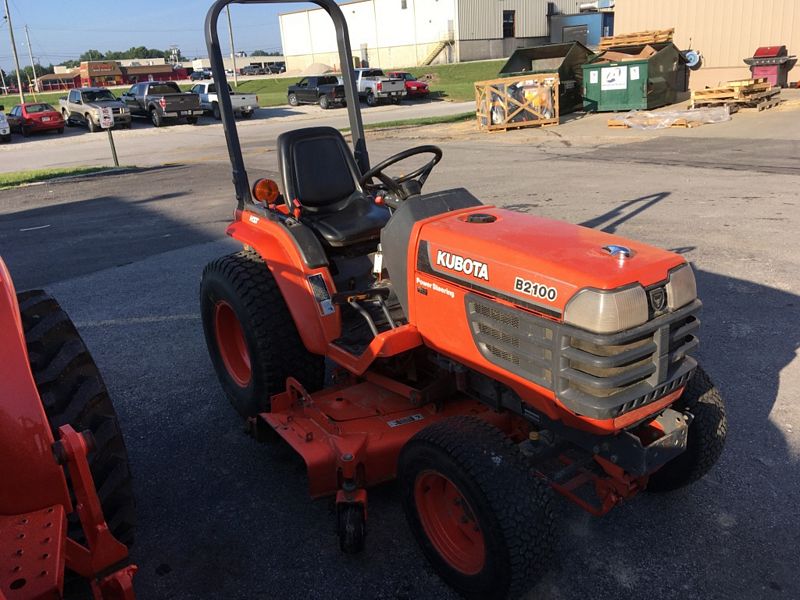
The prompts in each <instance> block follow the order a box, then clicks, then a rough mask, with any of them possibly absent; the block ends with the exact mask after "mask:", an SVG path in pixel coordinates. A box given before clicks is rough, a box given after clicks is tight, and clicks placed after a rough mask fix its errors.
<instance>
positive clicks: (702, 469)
mask: <svg viewBox="0 0 800 600" xmlns="http://www.w3.org/2000/svg"><path fill="white" fill-rule="evenodd" d="M674 408H675V409H677V410H680V411H686V412H689V413H690V414H691V415H692V416H693V417H694V419H693V420H692V422H691V423H690V424H689V433H688V439H687V441H686V450H685V451H684V452H683V454H680V455H678V456H677V457H675V458H673V459H672V460H671V461H670V462H668V463H667V464H666V465H664V466H663V467H661V468H660V469H659V470H658V471H656V472H655V473H653V474H652V475H650V479H649V480H648V483H647V489H648V491H651V492H669V491H672V490H676V489H678V488H682V487H684V486H687V485H689V484H691V483H694V482H695V481H697V480H698V479H700V478H701V477H703V476H704V475H705V474H706V473H708V472H709V471H710V470H711V467H713V466H714V465H715V464H716V462H717V460H719V457H720V455H721V454H722V449H723V447H724V446H725V438H726V436H727V433H728V418H727V416H726V415H725V404H724V403H723V401H722V396H721V395H720V393H719V390H717V388H716V387H715V386H714V384H713V382H712V381H711V378H710V377H709V376H708V375H707V374H706V372H705V371H703V369H702V368H700V367H697V369H696V370H695V372H694V373H693V374H692V377H691V378H690V379H689V382H688V383H687V384H686V389H685V390H684V392H683V396H681V397H680V399H679V400H678V401H677V402H676V403H675V405H674Z"/></svg>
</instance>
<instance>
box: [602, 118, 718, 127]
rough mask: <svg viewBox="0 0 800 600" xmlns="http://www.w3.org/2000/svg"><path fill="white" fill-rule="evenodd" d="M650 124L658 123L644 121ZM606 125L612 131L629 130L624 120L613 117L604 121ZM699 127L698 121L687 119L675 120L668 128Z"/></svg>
mask: <svg viewBox="0 0 800 600" xmlns="http://www.w3.org/2000/svg"><path fill="white" fill-rule="evenodd" d="M650 122H652V123H658V122H659V120H658V119H648V120H647V121H645V123H644V124H649V123H650ZM606 125H608V127H610V128H612V129H630V128H631V126H630V125H629V124H628V123H627V121H625V119H620V118H613V117H612V118H611V119H609V120H608V121H606ZM700 125H702V123H700V122H699V121H689V120H688V119H676V120H675V122H674V123H671V124H670V127H676V128H679V129H693V128H695V127H700Z"/></svg>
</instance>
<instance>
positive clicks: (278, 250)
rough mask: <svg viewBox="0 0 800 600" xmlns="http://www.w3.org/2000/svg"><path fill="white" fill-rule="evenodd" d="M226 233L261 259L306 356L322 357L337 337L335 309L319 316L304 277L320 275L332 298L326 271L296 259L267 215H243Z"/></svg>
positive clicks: (281, 229) (289, 243) (338, 319)
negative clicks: (274, 283)
mask: <svg viewBox="0 0 800 600" xmlns="http://www.w3.org/2000/svg"><path fill="white" fill-rule="evenodd" d="M227 233H228V235H229V236H231V237H232V238H233V239H235V240H237V241H239V242H241V243H242V244H243V245H245V246H249V247H250V248H252V249H253V250H255V251H256V252H258V254H259V255H260V256H261V258H263V259H264V262H265V263H266V264H267V267H269V270H270V271H271V272H272V273H273V275H274V276H275V281H276V282H277V283H278V287H279V288H280V290H281V295H282V296H283V298H284V299H285V300H286V305H287V306H288V308H289V312H290V313H291V315H292V319H293V320H294V324H295V326H296V327H297V331H298V333H299V334H300V339H302V340H303V345H305V347H306V349H307V350H308V351H309V352H313V353H314V354H322V355H324V354H325V353H326V351H327V349H328V343H329V342H332V341H333V340H335V339H336V338H338V337H339V336H340V335H341V330H342V322H341V315H340V313H339V309H336V310H335V311H334V312H333V313H331V314H329V315H325V316H323V315H322V313H321V311H320V309H319V305H318V304H317V301H316V300H315V298H314V291H313V290H312V288H311V285H310V284H309V281H308V277H310V276H311V275H317V274H319V275H322V277H323V279H324V280H325V284H326V285H327V286H328V291H329V292H330V294H331V295H333V294H334V293H336V285H335V284H334V283H333V278H332V277H331V274H330V271H329V270H328V268H327V267H318V268H310V267H308V266H307V265H306V264H305V263H304V262H303V261H302V259H301V258H300V253H299V252H298V251H297V249H296V248H295V245H294V240H293V239H292V238H291V236H290V235H289V233H287V232H286V231H285V230H284V226H283V225H282V224H281V223H279V222H278V221H277V220H275V219H274V218H273V217H271V216H269V215H267V216H264V215H258V214H256V213H254V212H249V211H243V212H242V213H241V218H240V220H237V221H234V222H233V223H232V224H231V225H229V226H228V229H227Z"/></svg>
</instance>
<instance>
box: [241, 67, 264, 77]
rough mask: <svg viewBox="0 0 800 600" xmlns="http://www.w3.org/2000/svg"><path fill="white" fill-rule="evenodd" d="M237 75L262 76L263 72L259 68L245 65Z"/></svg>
mask: <svg viewBox="0 0 800 600" xmlns="http://www.w3.org/2000/svg"><path fill="white" fill-rule="evenodd" d="M239 73H241V74H242V75H263V74H264V73H265V71H264V69H262V68H261V67H256V66H255V65H247V66H244V67H242V68H241V70H240V71H239Z"/></svg>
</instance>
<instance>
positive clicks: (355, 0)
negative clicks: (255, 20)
mask: <svg viewBox="0 0 800 600" xmlns="http://www.w3.org/2000/svg"><path fill="white" fill-rule="evenodd" d="M370 1H371V0H345V1H344V2H338V3H337V4H338V5H339V6H347V5H348V4H358V3H359V2H370ZM314 10H324V9H323V8H322V7H321V6H315V7H314V8H298V9H297V10H287V11H286V12H282V13H278V17H282V16H283V15H293V14H295V13H301V12H311V11H314Z"/></svg>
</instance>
